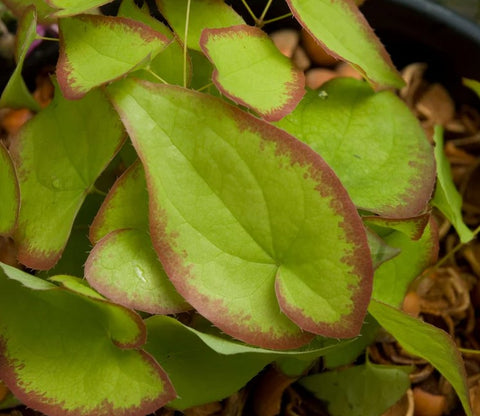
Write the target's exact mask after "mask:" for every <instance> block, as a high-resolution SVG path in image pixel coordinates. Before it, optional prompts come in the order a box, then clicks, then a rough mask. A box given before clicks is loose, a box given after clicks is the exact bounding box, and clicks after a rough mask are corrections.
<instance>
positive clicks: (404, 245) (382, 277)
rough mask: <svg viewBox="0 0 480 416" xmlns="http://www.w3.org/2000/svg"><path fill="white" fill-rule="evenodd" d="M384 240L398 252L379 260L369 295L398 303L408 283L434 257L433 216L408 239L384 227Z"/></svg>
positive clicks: (435, 227) (435, 229)
mask: <svg viewBox="0 0 480 416" xmlns="http://www.w3.org/2000/svg"><path fill="white" fill-rule="evenodd" d="M387 232H389V234H388V235H386V236H384V237H383V239H384V240H385V242H386V243H387V244H388V245H389V246H392V247H395V248H397V249H399V250H400V254H399V255H398V256H397V257H395V258H393V259H391V260H390V261H387V262H385V263H383V264H382V265H381V266H380V267H379V268H378V269H377V270H375V275H374V279H373V294H372V296H373V297H374V298H375V299H377V300H379V301H381V302H384V303H387V304H389V305H392V306H395V307H397V306H400V305H401V303H402V301H403V298H404V296H405V293H406V291H407V289H408V286H409V285H410V283H411V282H412V281H413V279H415V278H416V277H418V276H419V275H420V274H421V273H422V272H423V271H424V270H425V268H427V267H428V266H430V265H431V264H433V263H435V261H436V259H437V256H438V231H437V226H436V224H435V222H434V220H433V219H431V220H430V223H429V224H428V226H427V227H426V228H425V231H424V233H423V235H422V237H421V238H420V239H419V240H416V241H414V240H412V239H410V238H409V237H408V236H406V235H405V234H404V233H402V232H400V231H393V232H391V230H388V231H387Z"/></svg>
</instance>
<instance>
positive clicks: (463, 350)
mask: <svg viewBox="0 0 480 416" xmlns="http://www.w3.org/2000/svg"><path fill="white" fill-rule="evenodd" d="M458 351H460V352H461V353H462V354H477V355H478V354H480V351H478V350H471V349H469V348H459V349H458Z"/></svg>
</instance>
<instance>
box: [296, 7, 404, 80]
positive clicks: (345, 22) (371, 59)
mask: <svg viewBox="0 0 480 416" xmlns="http://www.w3.org/2000/svg"><path fill="white" fill-rule="evenodd" d="M287 3H288V5H289V7H290V10H291V11H292V13H293V15H294V16H295V18H296V19H297V20H298V21H299V23H300V24H301V25H302V26H303V28H304V29H306V30H307V31H308V32H309V33H310V34H311V35H312V36H313V37H314V38H315V39H316V40H317V41H318V42H319V43H320V44H321V45H323V46H324V47H325V48H326V49H327V50H329V51H330V53H331V54H332V55H333V56H336V57H339V58H340V59H343V60H345V61H347V62H350V63H351V64H352V65H353V66H354V67H355V68H357V69H358V70H359V71H360V72H362V73H363V74H364V75H365V77H366V78H367V79H368V80H369V81H370V82H371V83H373V84H374V85H375V86H376V87H378V88H388V87H396V88H400V87H402V86H403V85H404V84H405V83H404V81H403V80H402V78H401V76H400V74H399V73H398V71H397V70H396V69H395V67H394V66H393V63H392V61H391V59H390V56H389V55H388V53H387V52H386V50H385V48H384V47H383V45H382V43H381V42H380V40H379V39H378V38H377V36H376V35H375V34H374V32H373V30H372V28H371V27H370V26H369V24H368V22H367V21H366V20H365V18H364V16H363V15H362V14H361V13H360V11H359V10H358V7H357V6H356V4H355V2H354V1H353V0H342V1H331V0H287Z"/></svg>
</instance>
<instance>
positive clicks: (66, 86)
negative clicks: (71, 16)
mask: <svg viewBox="0 0 480 416" xmlns="http://www.w3.org/2000/svg"><path fill="white" fill-rule="evenodd" d="M75 18H76V19H80V20H84V21H92V22H93V23H96V24H102V23H104V24H108V25H115V24H125V25H127V26H130V27H131V28H133V29H135V30H136V31H137V32H138V33H140V35H141V36H142V37H143V38H144V39H145V40H146V41H147V42H150V41H152V40H153V39H159V40H161V41H162V42H164V47H166V46H167V45H168V44H169V43H170V42H171V39H168V38H167V37H166V36H165V35H163V34H162V33H160V32H157V31H156V30H154V29H152V28H151V27H150V26H148V25H146V24H144V23H141V22H139V21H137V20H133V19H129V18H127V17H119V16H101V15H90V14H79V15H76V16H75ZM58 37H59V42H60V51H59V58H58V61H57V67H56V74H57V79H58V85H59V87H60V90H61V91H62V94H63V96H64V97H65V98H66V99H68V100H79V99H80V98H82V97H84V96H85V95H86V94H87V93H88V92H89V91H90V89H88V90H84V89H82V88H75V87H73V86H72V83H73V82H74V80H75V78H74V77H73V75H72V72H73V69H72V64H71V62H70V60H69V58H68V56H67V53H66V50H65V38H64V36H63V31H62V20H61V19H60V22H59V34H58ZM147 57H148V56H147ZM137 65H138V64H137ZM135 67H136V65H134V66H132V68H130V70H132V69H134V68H135ZM124 75H125V74H122V75H120V76H118V77H116V78H113V79H111V80H108V81H106V82H104V83H103V84H101V85H104V84H107V83H109V82H112V81H116V80H118V79H121V78H122V77H123V76H124Z"/></svg>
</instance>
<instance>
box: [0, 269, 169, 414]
mask: <svg viewBox="0 0 480 416" xmlns="http://www.w3.org/2000/svg"><path fill="white" fill-rule="evenodd" d="M0 267H1V268H2V269H3V271H0V371H1V374H2V380H3V381H4V382H5V383H6V384H7V386H8V387H9V388H10V389H11V390H12V392H13V393H14V394H15V395H16V396H17V397H18V398H19V399H20V400H22V402H23V403H25V404H26V405H27V406H29V407H32V408H35V409H37V410H39V411H41V412H44V413H46V414H52V415H53V414H55V415H57V414H62V415H66V416H74V415H84V416H87V415H89V416H90V415H91V416H107V415H111V414H115V415H120V416H127V415H131V416H134V415H143V414H147V413H151V412H153V411H155V410H156V409H158V408H159V407H161V406H162V405H164V404H165V403H166V402H168V401H169V400H171V399H173V398H174V397H175V392H174V390H173V388H172V386H171V384H170V383H169V380H168V378H167V376H166V374H165V373H164V371H163V370H162V368H161V367H160V366H159V365H158V364H157V363H156V362H155V361H154V360H153V358H152V357H151V356H150V355H149V354H147V353H146V352H144V351H142V350H138V348H139V347H140V346H141V345H142V344H143V343H144V341H145V327H144V324H143V322H142V320H141V319H140V317H139V316H138V315H136V314H135V313H134V312H132V311H130V310H128V309H125V308H123V307H121V306H119V305H115V304H111V303H108V302H105V301H102V300H99V299H94V298H89V297H85V296H81V295H79V294H77V293H74V292H71V291H69V290H65V289H60V288H57V287H56V286H55V285H53V284H51V283H49V282H46V281H44V280H41V279H38V278H36V277H34V276H31V275H27V274H25V273H23V272H21V271H19V270H16V269H13V268H10V267H8V266H6V265H1V266H0ZM18 299H22V302H19V301H18ZM112 380H115V383H113V384H112Z"/></svg>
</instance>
